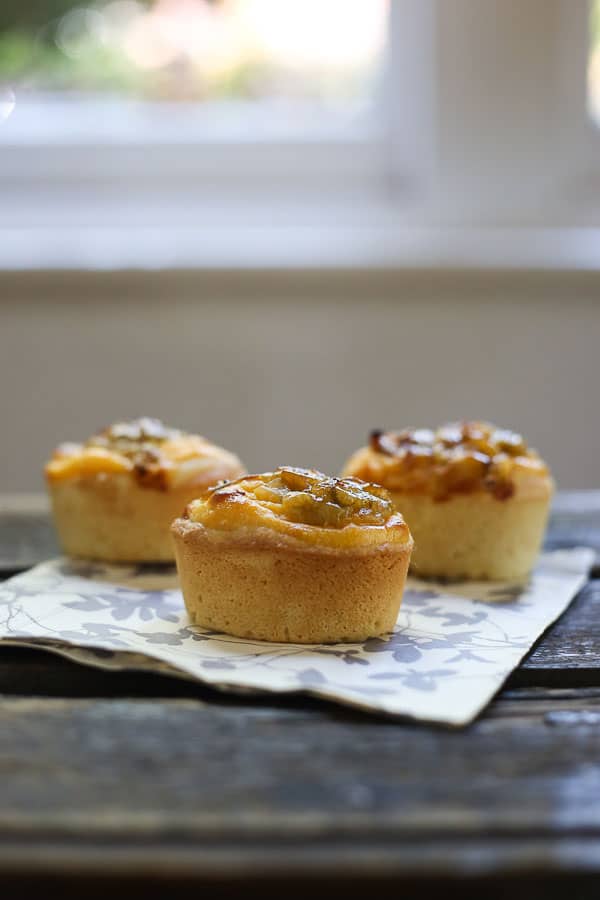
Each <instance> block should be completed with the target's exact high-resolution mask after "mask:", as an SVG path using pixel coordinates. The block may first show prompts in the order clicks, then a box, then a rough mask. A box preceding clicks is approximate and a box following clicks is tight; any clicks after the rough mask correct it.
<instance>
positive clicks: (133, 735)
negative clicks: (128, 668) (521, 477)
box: [0, 495, 600, 900]
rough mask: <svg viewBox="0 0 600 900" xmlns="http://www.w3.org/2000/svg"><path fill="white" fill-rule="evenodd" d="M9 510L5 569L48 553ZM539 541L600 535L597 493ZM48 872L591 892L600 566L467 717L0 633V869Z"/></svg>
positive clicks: (180, 885) (355, 886)
mask: <svg viewBox="0 0 600 900" xmlns="http://www.w3.org/2000/svg"><path fill="white" fill-rule="evenodd" d="M578 510H579V511H578ZM11 516H12V517H13V519H12V522H11V523H10V524H9V525H6V522H7V521H8V520H7V518H6V509H5V514H4V516H3V515H2V514H1V513H0V555H2V560H3V562H4V561H5V562H6V564H7V565H6V567H5V571H6V569H8V568H11V570H14V569H15V568H19V567H22V564H23V561H24V560H25V559H27V562H28V563H31V562H35V561H36V560H37V559H40V558H44V557H46V556H47V555H49V553H53V552H55V551H54V549H52V548H51V547H50V544H49V543H48V541H49V540H51V539H52V538H49V537H48V535H49V534H50V532H49V530H48V527H47V524H44V523H45V522H46V520H45V519H44V516H43V515H41V514H40V513H39V512H36V509H35V508H33V509H32V508H31V507H30V508H29V510H28V511H26V510H23V509H17V510H15V508H14V505H13V508H12V511H11ZM32 516H34V517H35V516H37V518H34V519H32V518H31V517H32ZM15 517H17V518H18V523H17V525H16V526H15V522H14V518H15ZM28 521H29V522H30V523H31V522H34V525H33V526H31V525H27V522H28ZM3 523H4V524H3ZM565 523H566V524H565ZM582 523H583V524H582ZM32 528H33V530H32ZM32 534H33V535H34V536H33V538H32ZM7 535H9V537H8V538H7ZM11 535H12V537H11ZM574 535H575V537H574ZM3 541H4V546H3V543H2V542H3ZM10 541H12V544H11V543H10ZM549 542H550V545H553V546H565V545H568V546H571V545H573V544H575V543H586V544H591V545H592V546H596V547H598V549H599V550H600V497H599V496H596V495H592V496H591V497H588V496H587V495H586V496H585V497H574V496H573V495H570V496H567V497H562V498H560V499H559V505H558V508H557V512H556V514H555V516H554V518H553V525H552V529H551V532H550V535H549ZM15 548H16V550H15ZM15 561H16V562H15ZM539 685H546V686H545V687H544V686H542V687H539ZM548 685H555V687H548ZM50 876H51V877H52V878H53V879H59V880H58V881H53V882H52V884H53V885H54V886H55V889H57V890H60V893H61V895H62V896H65V897H70V896H75V895H76V894H77V896H81V894H82V893H85V894H86V896H88V897H96V896H106V893H107V892H109V891H110V890H114V891H117V890H119V891H123V890H124V889H125V885H126V889H127V892H128V896H130V897H137V896H144V897H145V898H148V897H153V896H164V895H165V893H166V892H168V893H169V896H196V897H197V895H198V890H199V887H204V888H207V889H208V890H209V896H211V897H213V896H215V897H218V896H228V897H230V896H241V895H242V894H244V896H247V892H248V890H249V889H252V890H260V893H261V894H262V896H263V897H267V896H268V897H270V896H275V895H277V896H278V897H280V896H282V895H285V896H289V894H290V891H291V886H293V885H295V886H296V887H298V886H300V887H301V889H302V891H303V893H305V892H306V890H311V889H314V887H315V886H316V885H317V884H319V885H321V886H323V885H324V884H325V883H326V882H327V883H329V884H330V890H331V891H335V893H336V895H337V893H339V892H340V891H341V890H343V892H344V893H345V895H346V896H347V897H348V896H357V895H358V894H359V893H360V894H361V895H362V896H364V890H365V883H368V884H369V889H373V888H374V887H375V884H376V883H378V884H379V887H380V889H382V890H383V889H387V890H390V891H392V890H393V891H397V890H398V888H399V887H401V888H402V890H403V893H404V894H405V895H410V896H412V892H416V891H417V890H418V891H423V890H424V889H426V890H427V892H428V895H430V896H434V895H435V896H437V895H439V896H442V895H443V896H446V895H447V889H448V885H449V879H451V880H452V883H453V884H454V886H455V889H457V890H460V892H461V896H462V897H471V896H475V895H477V896H478V898H479V897H481V895H482V891H484V892H485V896H486V898H488V900H489V898H492V897H497V896H498V897H500V896H502V897H504V896H507V895H508V894H509V892H510V893H513V894H515V895H516V896H521V895H522V894H523V893H524V891H525V890H527V897H528V900H535V898H537V897H542V896H543V897H544V898H546V900H547V898H550V897H558V896H560V897H564V895H565V893H567V892H570V893H571V894H574V895H575V896H576V897H578V898H584V897H585V898H587V897H589V898H597V897H598V896H600V580H599V581H592V582H591V583H590V584H589V585H588V586H587V587H586V589H585V590H584V591H583V592H582V594H581V595H580V597H579V598H578V599H577V600H576V602H575V604H574V605H573V606H572V608H571V609H570V610H569V611H568V613H567V614H566V615H565V616H564V617H563V618H562V619H561V621H560V622H559V623H558V624H557V625H555V626H554V627H553V628H552V629H551V630H550V632H549V633H548V634H547V635H546V636H545V637H544V638H543V639H542V641H541V642H540V643H539V645H538V647H537V648H536V649H535V650H534V651H533V652H532V653H531V654H530V656H529V658H528V659H527V660H526V661H525V663H524V664H523V665H522V666H521V668H520V669H519V671H518V672H517V673H515V676H514V677H513V679H512V680H511V683H510V686H509V689H508V690H505V691H504V692H503V693H502V695H501V697H500V698H499V699H498V700H496V702H495V703H494V704H492V706H491V707H490V708H489V709H488V711H487V712H486V713H485V714H484V716H483V717H482V718H481V719H480V720H479V721H478V722H476V723H475V724H474V725H473V726H471V727H470V728H468V729H466V730H463V731H457V732H452V731H448V730H444V729H434V728H430V727H426V726H417V725H414V724H410V723H399V722H390V721H385V720H382V719H376V718H372V717H369V716H366V715H363V714H360V713H359V712H353V711H351V710H342V709H338V708H335V707H332V706H329V705H327V704H326V703H324V702H320V701H318V700H310V699H306V698H300V697H297V698H293V699H292V698H285V699H282V698H273V697H269V696H264V697H258V698H256V697H252V698H250V697H249V698H241V697H235V696H233V695H223V694H219V693H218V692H216V691H213V690H211V689H209V688H206V687H203V686H200V685H196V684H192V683H189V682H186V681H181V680H177V679H172V678H167V677H160V676H156V675H150V674H134V673H109V672H100V671H98V670H93V669H87V668H83V667H80V666H76V665H75V664H73V663H70V662H68V661H66V660H63V659H60V658H58V657H53V656H50V655H49V654H44V653H42V652H40V651H30V650H25V649H15V648H2V650H1V651H0V883H2V885H3V887H4V889H5V891H6V892H7V893H6V895H7V896H13V895H16V892H17V891H21V892H22V891H23V889H24V886H26V885H28V884H30V885H32V886H33V888H34V889H36V890H40V889H46V884H47V883H46V879H47V878H48V877H50ZM304 879H311V881H310V883H309V884H308V885H307V884H306V883H305V881H304ZM424 886H425V887H424ZM119 895H120V894H119ZM292 895H293V893H292Z"/></svg>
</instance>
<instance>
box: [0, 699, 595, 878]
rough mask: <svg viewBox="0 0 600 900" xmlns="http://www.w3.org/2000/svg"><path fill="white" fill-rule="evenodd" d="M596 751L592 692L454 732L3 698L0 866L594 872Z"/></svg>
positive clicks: (218, 709)
mask: <svg viewBox="0 0 600 900" xmlns="http://www.w3.org/2000/svg"><path fill="white" fill-rule="evenodd" d="M599 757H600V692H599V691H587V692H584V693H582V694H575V695H574V694H573V692H568V691H558V692H555V693H553V692H551V691H540V692H535V693H532V692H526V693H524V694H519V692H513V693H512V694H511V695H508V696H507V698H506V699H504V700H502V701H500V702H498V703H497V704H495V706H494V707H492V709H491V710H490V711H489V713H488V714H487V715H486V716H484V717H483V718H482V719H481V720H480V721H479V722H477V723H476V724H475V725H473V726H472V727H471V728H469V729H468V730H466V731H460V732H455V733H451V732H445V731H441V730H434V729H427V728H423V727H418V726H414V725H402V726H400V725H398V724H397V723H389V722H383V721H373V720H366V719H364V718H357V716H356V715H355V714H352V713H347V712H343V711H338V710H334V709H331V708H325V707H323V708H319V709H314V708H311V709H308V710H303V709H291V710H283V709H279V708H277V709H272V708H269V707H265V706H253V705H247V704H245V703H242V704H240V703H237V702H232V703H229V704H227V705H214V704H202V703H201V702H200V701H198V700H170V701H139V700H137V701H131V700H108V701H99V700H95V701H90V700H47V699H46V700H40V699H35V698H10V699H4V700H3V701H1V702H0V778H1V783H2V786H3V787H2V803H1V807H0V871H1V870H2V869H3V868H4V869H5V870H6V871H11V869H12V870H13V871H14V870H15V869H18V868H19V866H20V865H21V864H25V863H26V864H27V866H28V867H30V873H31V871H35V870H36V868H39V867H41V868H43V869H44V871H46V872H47V871H51V870H58V871H63V872H64V871H65V870H70V871H73V872H75V871H79V872H81V871H85V872H89V873H92V872H94V871H101V870H102V868H103V867H104V866H108V865H110V866H116V867H117V868H118V870H119V871H120V872H121V873H126V872H132V871H133V872H140V871H143V872H145V873H146V874H148V873H152V872H155V871H157V870H158V869H164V868H165V867H166V868H167V869H173V870H177V871H178V872H179V873H180V874H182V873H185V874H187V875H193V874H196V875H202V876H203V877H208V876H210V877H214V878H218V877H225V876H228V875H231V873H232V872H235V873H237V874H238V875H239V876H242V875H243V876H244V877H245V878H248V877H250V876H252V875H253V874H261V875H263V876H264V874H265V873H268V874H272V875H281V874H283V873H285V874H287V875H288V876H294V877H300V876H301V875H304V876H306V874H307V872H312V874H313V875H315V874H318V875H322V876H324V875H328V874H329V875H331V874H335V873H340V872H343V873H344V874H345V875H346V876H348V875H353V876H356V877H359V876H360V877H363V878H364V877H367V876H369V875H371V876H375V875H379V876H381V875H399V874H404V875H413V876H414V875H417V874H421V875H427V876H431V875H433V874H435V875H445V876H451V875H457V874H461V875H464V874H466V873H470V874H471V875H479V876H481V875H483V874H486V873H487V874H489V873H492V872H496V871H498V869H499V867H500V869H506V870H513V871H521V872H523V871H527V872H531V873H538V874H542V873H543V874H544V876H545V877H549V876H550V875H552V873H556V872H564V871H568V870H569V869H579V868H581V869H582V870H585V871H587V872H590V871H593V872H598V873H600V804H599V803H598V796H599V795H600V769H599V768H598V765H597V760H598V758H599ZM499 861H500V866H499Z"/></svg>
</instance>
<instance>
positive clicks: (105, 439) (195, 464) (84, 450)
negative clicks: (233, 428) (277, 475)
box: [46, 417, 243, 490]
mask: <svg viewBox="0 0 600 900" xmlns="http://www.w3.org/2000/svg"><path fill="white" fill-rule="evenodd" d="M212 469H214V471H215V477H214V481H212V483H213V484H214V483H215V482H216V481H218V479H219V478H223V477H224V476H231V475H237V474H238V473H240V472H242V471H243V468H242V466H241V463H240V462H239V460H238V459H237V457H235V456H234V455H233V454H231V453H228V452H227V451H226V450H223V449H222V448H221V447H216V446H215V445H214V444H211V443H210V442H209V441H207V440H206V439H205V438H203V437H200V436H199V435H193V434H186V433H185V432H183V431H180V430H178V429H176V428H169V427H167V426H166V425H163V423H162V422H161V421H159V420H158V419H151V418H147V417H144V418H140V419H135V420H133V421H130V422H117V423H115V424H113V425H110V426H108V427H107V428H105V429H103V430H102V431H100V432H98V433H97V434H94V435H92V437H90V438H88V439H87V440H86V441H85V442H84V443H81V444H75V443H68V444H62V445H61V446H60V447H58V448H57V450H56V451H55V452H54V454H53V456H52V459H51V460H50V462H49V463H48V464H47V466H46V476H47V477H48V478H49V479H50V480H56V481H58V480H61V479H65V478H69V477H81V476H93V475H97V474H103V475H107V474H110V473H113V474H116V473H129V474H130V476H131V477H133V478H134V479H135V481H136V482H137V483H138V484H140V485H142V486H143V487H150V488H156V489H159V490H168V489H169V488H171V487H174V486H176V485H178V484H180V483H182V482H190V481H191V482H193V481H194V480H195V479H197V478H201V479H202V480H204V478H205V477H207V476H208V475H209V474H210V470H212ZM209 483H210V482H209Z"/></svg>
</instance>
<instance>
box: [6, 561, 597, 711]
mask: <svg viewBox="0 0 600 900" xmlns="http://www.w3.org/2000/svg"><path fill="white" fill-rule="evenodd" d="M593 561H594V552H593V551H592V550H589V549H587V548H576V549H571V550H558V551H554V552H551V553H546V554H544V555H543V556H541V557H540V560H539V563H538V565H537V567H536V569H535V571H534V573H533V575H532V577H531V579H530V581H529V582H528V583H527V584H517V583H504V582H496V583H489V582H487V583H483V582H468V583H461V584H452V585H442V584H439V583H433V582H425V581H418V580H417V579H409V581H408V585H407V590H406V592H405V595H404V600H403V603H402V608H401V611H400V615H399V617H398V622H397V625H396V629H395V631H394V632H393V634H391V635H389V636H388V637H382V638H371V639H369V640H367V641H365V642H364V643H361V644H334V645H326V644H323V645H315V646H308V645H301V644H270V643H265V642H261V641H252V640H246V639H243V638H235V637H231V636H229V635H226V634H221V633H216V632H212V631H207V630H205V629H202V628H197V627H194V626H192V625H191V624H190V622H189V619H188V617H187V614H186V612H185V608H184V606H183V601H182V597H181V593H180V591H179V590H178V588H177V581H176V573H175V572H174V570H172V569H165V568H160V567H154V568H153V567H151V566H137V567H136V566H125V567H123V566H119V567H116V566H105V565H96V564H89V563H81V562H69V561H67V560H64V559H57V560H52V561H50V562H46V563H42V564H41V565H39V566H36V567H35V568H34V569H31V570H30V571H29V572H25V573H24V574H22V575H17V576H16V577H14V578H11V579H10V580H8V581H6V582H4V583H3V584H0V642H3V643H11V644H15V643H19V644H26V645H31V646H37V647H44V648H47V649H49V650H52V651H54V652H57V653H61V654H63V655H65V656H69V657H71V658H72V659H74V660H76V661H77V662H81V663H84V664H86V665H92V666H99V667H102V668H110V669H143V670H151V671H158V672H163V673H164V672H167V673H171V674H173V675H178V676H180V677H187V678H192V679H196V680H198V681H202V682H205V683H207V684H210V685H213V686H214V687H217V688H221V689H223V690H235V691H252V692H259V691H272V692H276V693H292V692H298V691H301V692H304V693H310V694H315V695H317V696H319V697H326V698H328V699H329V700H333V701H335V702H337V703H342V704H346V705H350V706H356V707H359V708H361V709H364V710H367V711H372V712H376V713H386V714H388V715H392V716H410V717H412V718H414V719H420V720H424V721H428V722H438V723H443V724H447V725H455V726H458V725H466V724H467V723H468V722H470V721H472V719H474V718H475V716H476V715H477V714H478V713H479V712H480V711H481V710H482V709H483V707H484V706H485V705H486V704H487V703H488V702H489V701H490V700H491V699H492V697H493V696H494V694H495V693H496V691H497V690H498V689H499V688H500V687H501V685H502V683H503V682H504V680H505V679H506V678H507V676H508V675H509V674H510V673H511V672H512V671H513V669H514V668H515V667H516V666H517V665H518V663H519V661H520V660H521V659H522V658H523V656H524V655H525V654H526V653H527V651H528V650H529V649H530V648H531V647H532V645H533V644H534V642H535V641H536V640H537V638H538V637H539V636H540V635H541V634H542V633H543V632H544V631H545V629H546V628H548V626H549V625H550V624H551V623H552V622H554V621H555V620H556V619H557V618H558V616H560V614H561V613H562V612H563V611H564V610H565V609H566V607H567V606H568V605H569V603H570V601H571V600H572V599H573V597H574V596H575V595H576V593H577V592H578V591H579V589H580V588H581V587H582V586H583V584H584V583H585V581H586V578H587V574H588V571H589V569H590V567H591V565H592V563H593Z"/></svg>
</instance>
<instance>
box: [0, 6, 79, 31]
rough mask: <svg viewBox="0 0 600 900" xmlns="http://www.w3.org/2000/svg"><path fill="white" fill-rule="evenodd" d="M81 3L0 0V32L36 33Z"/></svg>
mask: <svg viewBox="0 0 600 900" xmlns="http://www.w3.org/2000/svg"><path fill="white" fill-rule="evenodd" d="M81 5H82V4H81V3H80V2H77V0H0V33H2V32H7V31H16V32H26V33H27V32H29V33H32V34H35V35H37V34H38V33H39V31H40V30H41V29H43V28H44V26H45V25H47V24H48V23H49V22H52V21H53V20H55V19H59V18H60V17H61V16H63V15H64V14H65V13H66V12H68V11H69V10H70V9H74V8H75V7H76V6H81Z"/></svg>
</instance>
